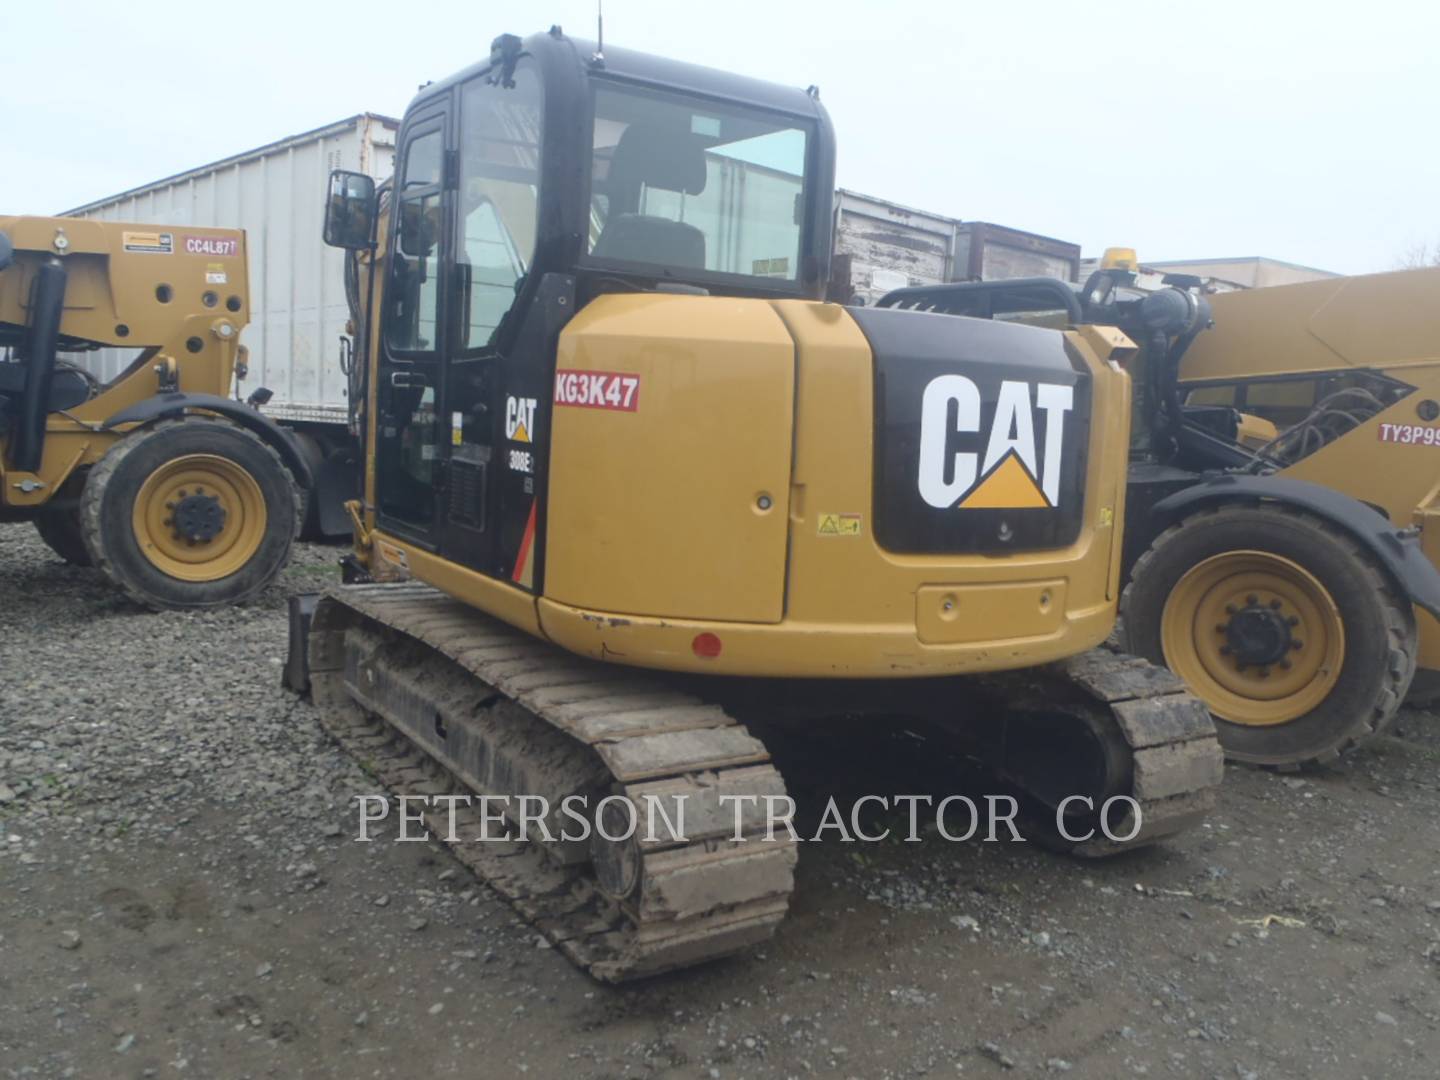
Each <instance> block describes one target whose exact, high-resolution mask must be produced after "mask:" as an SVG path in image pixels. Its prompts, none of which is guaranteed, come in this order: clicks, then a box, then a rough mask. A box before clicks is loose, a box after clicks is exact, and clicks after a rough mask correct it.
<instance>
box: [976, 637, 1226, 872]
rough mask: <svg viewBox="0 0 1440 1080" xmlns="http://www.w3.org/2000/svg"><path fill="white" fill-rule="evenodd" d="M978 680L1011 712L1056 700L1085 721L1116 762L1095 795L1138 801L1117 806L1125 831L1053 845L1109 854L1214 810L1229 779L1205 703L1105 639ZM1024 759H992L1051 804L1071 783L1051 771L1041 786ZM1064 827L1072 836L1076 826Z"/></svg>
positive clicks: (1051, 707)
mask: <svg viewBox="0 0 1440 1080" xmlns="http://www.w3.org/2000/svg"><path fill="white" fill-rule="evenodd" d="M980 682H981V683H982V685H983V686H984V687H985V689H986V690H987V691H988V692H989V694H990V695H991V696H992V697H993V698H994V699H995V700H997V701H1003V702H1005V703H1006V705H1007V707H1008V708H1010V709H1012V710H1016V711H1020V712H1023V711H1024V710H1027V709H1029V710H1031V711H1033V712H1035V713H1054V712H1055V711H1056V710H1057V706H1058V709H1059V711H1061V712H1064V713H1066V714H1068V715H1069V716H1070V717H1072V718H1073V719H1075V720H1078V721H1081V723H1082V724H1084V725H1088V726H1089V728H1090V730H1091V731H1093V732H1094V736H1095V738H1094V742H1095V744H1096V745H1097V746H1098V747H1100V750H1099V752H1100V753H1101V754H1103V755H1106V756H1108V757H1109V759H1110V765H1111V767H1110V769H1109V778H1108V783H1107V784H1106V785H1105V789H1104V790H1103V791H1096V792H1095V794H1094V799H1095V802H1096V803H1097V804H1098V803H1099V802H1100V801H1101V799H1102V797H1108V796H1111V795H1124V796H1128V797H1129V798H1130V799H1132V800H1133V807H1132V806H1130V804H1121V805H1122V806H1124V807H1126V809H1127V812H1126V813H1125V814H1124V815H1122V816H1119V817H1116V818H1115V819H1114V820H1112V821H1111V822H1110V832H1111V833H1113V834H1114V835H1115V836H1117V837H1125V838H1126V839H1110V838H1108V837H1107V836H1106V835H1105V833H1104V832H1103V831H1099V830H1097V831H1096V833H1095V835H1094V836H1093V837H1092V838H1090V839H1087V840H1084V841H1075V842H1071V841H1063V840H1061V839H1059V838H1055V839H1053V840H1052V841H1051V843H1050V846H1052V847H1060V848H1063V850H1065V851H1067V852H1069V853H1070V854H1072V855H1076V856H1079V857H1081V858H1108V857H1110V856H1112V855H1118V854H1120V853H1122V852H1125V851H1131V850H1135V849H1138V848H1143V847H1148V846H1149V845H1151V844H1154V843H1156V842H1157V841H1160V840H1164V839H1165V838H1166V837H1169V836H1174V835H1175V834H1177V833H1180V832H1184V831H1185V830H1186V829H1189V828H1193V827H1194V826H1196V825H1198V824H1200V822H1201V821H1202V820H1203V819H1204V817H1205V815H1206V814H1207V813H1209V811H1210V810H1211V809H1213V808H1214V805H1215V793H1216V791H1217V790H1218V789H1219V786H1220V783H1221V781H1222V780H1223V779H1224V773H1225V756H1224V751H1223V750H1221V748H1220V740H1219V738H1218V736H1217V735H1216V732H1215V724H1214V721H1213V720H1211V718H1210V711H1209V709H1208V708H1207V707H1206V705H1205V703H1204V702H1203V701H1201V700H1200V699H1199V698H1197V697H1196V696H1195V695H1193V694H1191V693H1190V692H1189V691H1188V690H1187V689H1186V688H1185V684H1184V683H1182V682H1181V681H1180V679H1179V678H1177V677H1176V676H1175V675H1173V674H1172V673H1171V672H1170V671H1169V670H1168V669H1166V668H1163V667H1161V666H1159V665H1158V664H1152V663H1151V662H1150V661H1148V660H1145V659H1143V658H1141V657H1138V656H1130V655H1128V654H1126V653H1122V652H1118V651H1115V650H1113V649H1110V648H1108V647H1101V648H1096V649H1091V650H1089V651H1088V652H1084V653H1080V654H1079V655H1077V656H1073V657H1071V658H1069V659H1068V660H1065V661H1061V662H1060V663H1057V664H1053V665H1050V666H1048V667H1046V668H1039V669H1034V670H1021V671H1015V672H1006V673H1003V674H999V675H988V676H982V677H981V679H980ZM1032 749H1033V748H1032ZM1027 757H1028V755H1027ZM1025 760H1026V758H1021V759H1020V762H1017V767H1014V768H1012V767H1008V766H1007V765H1006V764H1003V763H997V764H996V767H997V770H998V771H999V772H1000V773H1001V774H1002V775H1008V776H1009V777H1010V778H1011V779H1013V780H1014V782H1015V783H1016V784H1017V785H1018V786H1020V787H1021V788H1024V789H1027V790H1029V791H1031V792H1032V793H1033V794H1034V795H1035V797H1036V798H1037V799H1038V800H1039V801H1041V802H1043V803H1045V804H1046V805H1047V806H1049V807H1050V808H1051V809H1054V808H1055V806H1056V805H1057V800H1056V799H1055V798H1054V795H1055V794H1057V793H1058V792H1060V791H1061V790H1064V791H1066V792H1067V793H1068V792H1069V791H1071V790H1073V787H1071V788H1064V789H1062V788H1059V787H1056V786H1055V784H1054V783H1053V776H1052V777H1047V778H1045V780H1046V781H1050V782H1049V783H1048V784H1047V783H1046V782H1044V781H1042V783H1040V784H1038V785H1037V784H1036V783H1034V782H1033V779H1032V777H1031V776H1027V775H1026V773H1025V771H1024V767H1023V764H1022V763H1023V762H1024V761H1025ZM1067 830H1068V831H1070V832H1071V835H1078V833H1079V831H1080V830H1079V829H1078V828H1076V829H1071V828H1069V827H1068V826H1067ZM1132 834H1133V835H1132Z"/></svg>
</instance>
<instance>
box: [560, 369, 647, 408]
mask: <svg viewBox="0 0 1440 1080" xmlns="http://www.w3.org/2000/svg"><path fill="white" fill-rule="evenodd" d="M555 404H556V405H574V406H578V407H579V408H582V409H615V410H616V411H618V412H634V411H635V410H636V408H637V407H638V406H639V404H640V376H639V375H624V374H621V373H619V372H615V371H557V372H555Z"/></svg>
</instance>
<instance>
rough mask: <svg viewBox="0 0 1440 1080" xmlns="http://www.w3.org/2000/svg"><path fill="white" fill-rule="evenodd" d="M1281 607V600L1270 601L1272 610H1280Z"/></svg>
mask: <svg viewBox="0 0 1440 1080" xmlns="http://www.w3.org/2000/svg"><path fill="white" fill-rule="evenodd" d="M1280 608H1281V603H1280V601H1279V600H1271V601H1270V610H1271V611H1279V610H1280Z"/></svg>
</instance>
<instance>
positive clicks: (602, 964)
mask: <svg viewBox="0 0 1440 1080" xmlns="http://www.w3.org/2000/svg"><path fill="white" fill-rule="evenodd" d="M309 678H310V690H311V695H312V699H313V701H314V702H315V704H316V705H317V706H318V708H319V712H320V719H321V722H322V724H323V725H324V726H325V728H326V729H327V730H328V731H329V732H330V733H331V734H332V735H333V736H334V737H335V738H336V739H337V741H338V742H339V743H340V744H341V745H342V746H343V747H344V748H345V749H346V750H347V751H348V752H349V753H350V754H351V755H352V756H354V757H355V758H356V759H357V760H358V761H360V762H361V763H362V764H364V765H365V766H366V767H367V768H368V769H369V770H370V771H371V772H372V773H373V774H374V775H375V776H376V777H377V778H378V779H379V780H380V782H381V783H382V784H384V786H385V787H386V788H387V789H388V791H389V792H390V793H391V794H392V795H395V796H418V797H428V798H429V800H430V801H431V804H430V805H429V806H427V807H426V808H425V809H424V811H423V813H422V817H423V819H424V821H425V823H426V825H427V827H428V829H429V831H430V832H431V834H432V835H434V836H436V837H438V838H440V839H442V840H444V841H445V842H447V844H449V846H450V847H451V849H452V851H453V852H454V853H455V855H456V856H457V857H458V858H459V859H460V860H461V861H462V862H463V863H465V864H466V865H467V866H468V867H469V868H470V869H471V870H472V871H474V872H475V873H476V874H477V875H478V876H479V877H480V878H482V879H483V880H484V881H485V882H487V883H488V884H489V885H490V886H491V887H493V888H494V889H495V890H496V891H497V892H498V893H499V894H500V895H502V896H503V897H504V898H505V899H506V900H507V901H508V902H509V903H510V904H511V906H512V907H513V908H514V909H515V910H516V911H517V912H518V913H519V914H520V915H521V916H522V917H524V918H525V919H526V920H527V921H528V922H529V923H530V924H531V925H533V926H534V927H535V928H536V930H537V931H539V932H540V933H541V934H543V935H544V937H545V938H546V939H547V940H548V941H549V942H550V943H551V944H552V945H553V946H554V947H556V948H558V949H559V950H561V951H562V952H563V953H564V954H565V955H566V956H567V957H569V958H570V959H571V960H572V961H573V962H574V963H575V964H577V965H578V966H579V967H581V968H583V969H585V970H586V971H588V972H590V973H591V974H592V975H594V976H595V977H596V978H599V979H601V980H604V981H607V982H622V981H625V980H628V979H633V978H639V977H643V976H647V975H653V974H656V973H659V972H663V971H667V970H672V969H675V968H680V967H687V966H690V965H692V964H696V963H701V962H703V961H706V960H709V959H713V958H717V957H721V956H725V955H728V954H731V953H734V952H737V951H739V950H742V949H744V948H746V947H748V946H751V945H754V944H756V943H758V942H761V941H763V940H765V939H767V938H768V937H769V936H770V935H771V934H772V933H773V932H774V930H775V928H776V926H777V925H778V924H779V922H780V921H781V919H783V918H784V916H785V914H786V912H787V910H788V907H789V899H790V893H791V891H792V890H793V887H794V867H795V863H796V858H797V850H796V845H795V843H794V842H793V841H792V840H791V839H789V835H788V831H787V830H784V829H778V830H776V831H775V833H774V835H773V837H767V836H766V835H765V827H766V811H767V809H768V807H767V805H766V799H765V797H766V796H774V797H780V796H783V795H784V794H785V786H784V782H783V780H782V779H781V776H780V774H779V772H778V771H777V770H776V769H775V768H774V767H773V766H772V765H771V764H770V759H769V754H768V752H767V751H766V749H765V746H764V745H763V744H762V743H761V742H760V740H758V739H756V738H755V737H754V736H752V735H751V734H750V733H749V732H748V731H747V729H746V728H745V727H744V726H742V725H741V724H739V723H737V722H736V720H735V719H734V718H733V717H732V716H731V715H729V714H728V713H727V712H726V711H725V710H724V709H722V708H721V707H720V706H719V705H716V704H714V703H712V702H708V701H706V700H703V699H702V698H700V697H699V696H696V695H694V694H691V693H688V692H686V691H685V690H684V689H678V688H677V687H676V685H675V683H674V682H672V681H669V680H666V679H663V678H661V677H658V676H654V675H649V674H647V673H645V672H643V671H636V670H634V669H629V668H618V667H615V666H613V665H607V664H601V663H598V662H595V661H591V660H587V659H585V658H582V657H578V656H575V655H574V654H571V653H569V652H566V651H564V650H562V649H559V648H557V647H555V646H553V645H550V644H547V643H546V642H543V641H540V640H538V639H536V638H534V637H532V636H531V635H528V634H526V633H523V632H522V631H519V630H516V629H514V628H512V627H510V626H508V625H506V624H504V623H501V622H499V621H498V620H496V619H493V618H491V617H489V616H487V615H485V614H483V613H481V612H479V611H476V610H475V609H474V608H471V607H469V606H467V605H465V604H463V603H461V602H459V601H457V600H454V599H451V598H450V597H448V596H446V595H445V594H443V593H441V592H439V591H438V590H435V589H433V588H431V587H429V586H426V585H422V584H419V583H415V582H407V583H403V584H383V585H354V586H344V587H340V588H337V589H334V590H332V591H330V592H329V593H327V594H326V595H324V596H323V597H322V598H321V599H320V600H319V602H318V604H317V606H316V609H315V613H314V616H313V619H312V621H311V626H310V636H309ZM965 681H966V682H967V683H972V682H973V683H974V684H976V686H977V688H978V689H979V690H980V691H981V692H982V695H983V696H985V697H987V698H989V699H990V700H991V701H992V702H993V703H995V704H996V705H997V706H1001V705H1003V706H1006V707H1013V708H1015V709H1017V710H1018V711H1019V713H1020V714H1021V715H1023V714H1024V713H1025V711H1026V710H1027V709H1028V710H1030V711H1031V712H1032V713H1035V714H1040V713H1048V714H1049V715H1050V716H1052V717H1053V716H1055V715H1056V713H1057V710H1056V709H1055V703H1056V702H1064V706H1063V708H1062V709H1061V710H1059V711H1060V713H1063V717H1062V721H1061V722H1062V725H1063V726H1065V727H1068V728H1070V729H1072V730H1073V728H1074V726H1075V725H1074V721H1075V720H1077V719H1078V720H1080V721H1081V722H1082V726H1085V727H1086V729H1087V732H1091V733H1093V737H1092V738H1091V740H1090V741H1091V743H1092V744H1093V745H1094V746H1097V747H1099V748H1100V750H1099V754H1100V756H1102V757H1104V758H1105V766H1104V769H1103V771H1104V772H1105V775H1106V777H1107V779H1106V782H1105V784H1104V785H1103V786H1104V790H1103V792H1100V791H1099V790H1098V789H1097V795H1099V794H1105V795H1109V794H1125V795H1129V796H1131V797H1132V798H1133V799H1134V800H1135V801H1136V804H1137V805H1138V806H1139V812H1140V815H1141V820H1140V821H1139V822H1138V828H1135V829H1134V830H1133V831H1134V835H1133V836H1130V837H1129V838H1128V839H1126V840H1118V841H1117V840H1110V839H1107V838H1106V837H1105V836H1104V835H1103V833H1101V832H1096V834H1095V836H1094V837H1093V838H1092V839H1088V840H1085V841H1082V842H1078V843H1065V844H1053V843H1052V844H1051V846H1060V847H1063V848H1064V850H1067V851H1069V852H1071V853H1073V854H1075V855H1078V856H1081V857H1105V856H1109V855H1114V854H1117V853H1119V852H1122V851H1127V850H1131V849H1134V848H1139V847H1144V846H1146V845H1148V844H1152V843H1155V842H1156V841H1158V840H1161V839H1163V838H1165V837H1167V836H1171V835H1174V834H1175V833H1178V832H1180V831H1183V830H1184V829H1186V828H1189V827H1191V826H1193V825H1195V824H1197V823H1198V822H1199V821H1200V820H1201V818H1202V817H1203V816H1204V814H1205V813H1206V811H1208V810H1209V809H1210V808H1211V806H1212V805H1213V801H1214V791H1215V788H1216V786H1217V785H1218V784H1219V782H1220V779H1221V773H1222V768H1223V757H1222V755H1221V751H1220V747H1219V743H1218V741H1217V740H1216V737H1215V729H1214V725H1213V723H1212V722H1211V719H1210V714H1209V712H1208V710H1206V708H1205V707H1204V705H1203V704H1202V703H1200V702H1199V701H1198V700H1197V699H1196V698H1194V697H1192V696H1191V695H1190V694H1188V693H1187V692H1186V691H1185V690H1184V687H1183V686H1182V685H1181V684H1180V683H1179V681H1178V680H1177V679H1175V677H1174V676H1172V675H1171V674H1170V673H1169V672H1168V671H1166V670H1165V669H1164V668H1160V667H1158V666H1156V665H1153V664H1151V663H1149V662H1148V661H1145V660H1142V659H1139V658H1136V657H1131V656H1125V655H1122V654H1116V653H1113V652H1109V651H1107V650H1104V649H1095V650H1092V651H1090V652H1087V653H1084V654H1082V655H1080V656H1078V657H1074V658H1072V659H1071V660H1069V661H1067V662H1064V663H1060V664H1055V665H1050V666H1048V667H1045V668H1040V669H1029V670H1023V671H1017V672H1008V673H1000V674H996V675H988V676H981V677H975V678H973V679H969V680H965ZM741 711H742V712H744V711H745V710H741ZM951 715H952V716H953V715H954V713H951ZM946 726H947V727H951V728H952V729H953V730H955V731H957V732H959V731H961V730H962V729H963V728H964V727H965V723H964V721H959V722H954V723H951V724H947V725H946ZM1045 741H1046V738H1045V733H1044V732H1043V731H1030V732H1025V731H1022V730H1019V729H1014V730H1012V733H1011V735H1010V736H1009V738H1008V739H1006V740H1005V742H1006V743H1007V744H1013V745H1014V746H1015V748H1016V749H1017V751H1019V752H1018V753H1017V757H1016V759H1015V762H1014V763H1009V764H1015V763H1021V762H1023V761H1025V760H1027V757H1026V754H1025V753H1024V751H1025V749H1026V747H1027V746H1028V747H1033V746H1035V745H1037V744H1043V743H1044V742H1045ZM980 756H982V757H984V756H986V755H983V754H982V755H980ZM1092 756H1093V755H1092ZM991 763H992V765H993V766H994V767H995V768H996V770H997V772H999V773H1000V774H1001V775H1003V776H1006V777H1007V778H1009V779H1010V780H1012V781H1013V782H1014V783H1015V784H1016V785H1017V786H1019V787H1020V788H1022V789H1025V790H1027V791H1029V792H1031V793H1033V795H1034V796H1035V798H1036V799H1037V801H1038V802H1040V803H1042V804H1047V805H1052V806H1053V804H1054V802H1055V800H1054V799H1052V798H1050V797H1049V796H1050V795H1051V794H1052V793H1056V792H1059V791H1061V790H1068V789H1064V788H1063V787H1059V786H1056V785H1057V784H1059V783H1063V780H1064V778H1065V775H1066V770H1067V768H1068V762H1067V761H1066V760H1065V758H1064V754H1063V752H1062V753H1061V754H1059V755H1057V757H1056V767H1055V768H1054V769H1052V770H1051V771H1050V774H1049V775H1048V776H1047V777H1044V778H1042V779H1041V781H1040V782H1038V783H1037V782H1036V780H1035V777H1034V775H1033V774H1031V773H1027V772H1026V770H1025V769H1024V768H1012V767H1009V764H1007V762H1005V761H1004V760H995V759H994V758H993V757H992V760H991ZM1042 771H1043V770H1042ZM1047 784H1048V785H1049V786H1047ZM527 793H531V794H543V795H545V796H547V798H548V799H549V800H550V802H551V804H552V805H555V804H558V803H559V802H560V801H563V799H564V798H565V797H566V796H568V795H581V796H585V797H587V799H589V800H590V802H591V803H592V804H593V802H594V800H595V799H597V798H601V799H603V798H604V796H606V795H607V794H608V795H620V796H623V797H624V798H625V799H628V800H629V801H630V803H631V804H633V805H635V806H641V805H645V804H647V802H650V801H653V802H657V803H660V804H661V805H662V806H664V805H669V806H671V807H672V808H673V806H674V805H675V802H676V801H677V797H680V796H683V801H684V803H685V808H686V809H685V819H684V826H683V829H682V830H680V832H681V834H682V835H681V836H680V837H678V838H677V837H675V836H673V835H669V836H667V835H658V836H652V837H644V838H642V839H640V840H638V841H636V842H634V843H631V844H628V845H626V844H602V845H599V846H598V847H597V846H592V847H591V848H590V849H589V850H588V851H587V850H586V849H585V848H584V846H583V845H577V844H575V843H573V842H569V841H566V840H565V839H563V838H562V839H558V840H555V839H549V838H546V837H540V838H534V837H531V838H526V839H520V838H514V839H487V840H486V841H484V842H480V841H477V840H476V839H475V838H476V837H478V836H480V835H481V834H482V833H486V832H490V833H491V835H494V834H493V830H492V829H487V824H486V821H485V820H484V818H483V813H484V808H483V807H481V806H478V805H475V804H474V803H472V804H470V805H465V804H463V803H458V804H457V803H453V802H446V801H445V797H446V796H467V795H468V796H472V797H473V796H476V795H492V796H506V795H508V796H518V795H521V794H527ZM721 795H733V796H740V797H742V798H743V797H748V796H755V797H756V798H754V799H749V800H748V801H745V802H742V803H740V811H739V813H740V817H739V821H738V825H739V829H740V833H739V834H740V835H742V836H743V837H744V839H742V840H739V841H737V840H735V839H734V838H733V837H734V835H735V834H736V829H737V818H736V806H735V803H734V802H729V803H727V802H722V800H721V798H720V796H721ZM1098 801H1099V800H1098V798H1097V802H1098ZM601 805H604V804H603V803H602V804H601ZM673 816H674V815H673V814H672V815H670V817H671V818H672V819H673ZM492 820H493V819H492ZM662 820H665V819H662ZM514 824H515V822H514V819H513V818H511V819H507V825H508V826H511V828H509V833H510V834H512V835H513V833H514V832H515V830H514V828H513V825H514ZM532 824H533V822H532ZM553 824H554V828H555V831H557V832H558V831H559V830H560V828H561V824H562V823H560V822H553ZM1113 824H1114V827H1113V828H1112V830H1111V831H1112V832H1113V833H1116V834H1118V835H1126V834H1129V833H1130V832H1131V831H1132V826H1133V825H1134V824H1136V823H1134V822H1133V821H1131V820H1130V818H1128V817H1126V818H1123V819H1120V820H1117V821H1115V822H1114V823H1113ZM614 831H618V830H614ZM662 833H663V830H662Z"/></svg>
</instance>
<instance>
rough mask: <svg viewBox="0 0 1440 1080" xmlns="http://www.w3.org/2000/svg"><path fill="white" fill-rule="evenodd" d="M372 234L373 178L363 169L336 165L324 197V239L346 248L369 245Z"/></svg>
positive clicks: (373, 230)
mask: <svg viewBox="0 0 1440 1080" xmlns="http://www.w3.org/2000/svg"><path fill="white" fill-rule="evenodd" d="M373 235H375V181H374V180H372V179H371V178H370V177H368V176H366V175H365V174H364V173H357V172H348V171H346V170H345V169H336V170H335V171H334V172H332V173H331V174H330V193H329V195H328V196H327V197H326V199H325V243H327V244H329V245H330V246H331V247H338V248H345V249H346V250H347V251H362V250H365V249H368V248H369V247H370V237H372V236H373Z"/></svg>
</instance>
